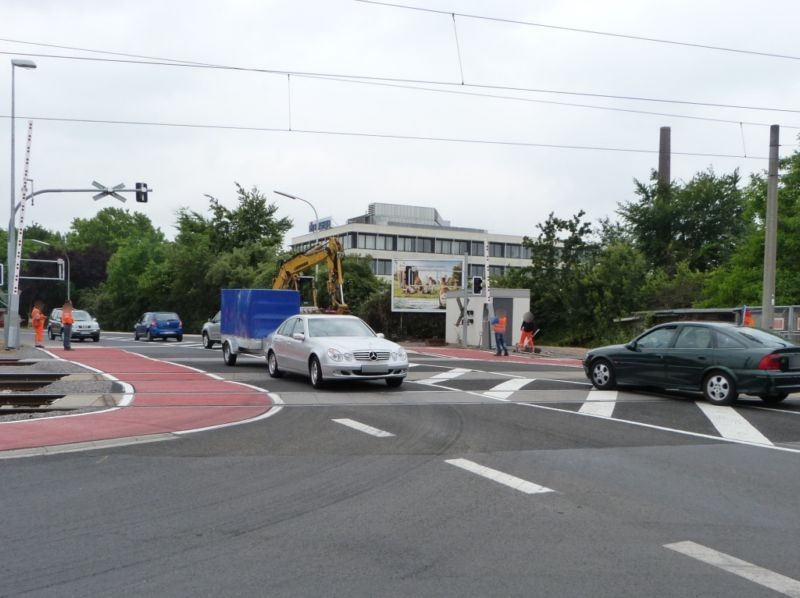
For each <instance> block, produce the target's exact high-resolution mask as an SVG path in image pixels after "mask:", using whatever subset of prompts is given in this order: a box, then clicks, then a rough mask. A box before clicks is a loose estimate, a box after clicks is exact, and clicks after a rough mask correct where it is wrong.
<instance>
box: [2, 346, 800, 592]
mask: <svg viewBox="0 0 800 598" xmlns="http://www.w3.org/2000/svg"><path fill="white" fill-rule="evenodd" d="M115 339H118V340H115ZM192 340H194V339H192V338H191V337H186V339H185V341H184V342H183V343H175V342H167V343H159V342H156V343H134V342H133V341H132V338H130V337H127V336H122V335H119V336H115V335H113V334H108V335H106V336H105V337H104V338H103V340H102V341H101V343H100V344H101V346H118V347H124V348H127V349H130V350H135V351H139V352H142V353H143V354H147V355H149V356H151V357H154V358H157V359H166V360H169V361H173V362H175V363H182V364H185V365H190V366H192V367H196V368H199V369H202V370H204V371H209V372H215V373H217V374H219V375H222V376H223V377H225V378H228V379H234V380H237V381H242V382H247V383H250V384H254V385H257V386H260V387H263V388H267V389H269V390H270V391H271V392H273V393H276V394H277V395H278V396H279V397H280V398H281V399H282V401H283V403H284V405H283V406H282V407H281V408H280V411H279V412H278V413H276V414H275V415H274V416H272V417H269V418H267V419H264V420H261V421H258V422H255V423H250V424H245V425H241V426H235V427H230V428H224V429H220V430H215V431H210V432H201V433H197V434H192V435H188V436H184V437H182V438H181V439H179V440H172V441H165V442H158V443H152V444H140V445H132V446H127V447H121V448H115V449H107V450H95V451H88V452H83V453H68V454H62V455H55V456H48V457H35V458H25V459H9V460H0V476H1V477H0V479H1V480H2V482H1V483H0V504H2V507H3V513H4V517H3V524H2V527H0V530H1V531H0V559H2V563H3V567H2V568H0V596H17V595H31V596H59V597H62V596H134V595H135V596H141V595H153V596H196V595H208V596H220V595H224V596H454V597H455V596H576V597H577V596H581V597H583V596H592V597H606V596H608V597H612V596H613V597H619V596H644V595H647V596H676V597H677V596H680V597H684V596H726V597H761V596H763V597H769V596H781V595H787V596H800V559H798V558H797V554H798V549H799V548H800V508H798V506H800V398H798V397H792V398H790V399H789V400H788V401H786V402H785V404H783V405H782V406H781V407H780V408H777V409H767V408H764V407H762V405H761V403H760V402H758V401H744V402H742V403H741V404H740V405H737V406H736V407H732V408H719V409H711V410H710V409H708V406H707V405H705V404H703V403H700V402H697V401H696V399H697V397H693V396H690V395H665V394H647V393H640V392H629V391H625V392H619V393H613V394H603V393H597V392H596V391H592V389H591V387H590V386H589V385H588V383H587V382H586V380H585V378H584V376H583V372H582V371H581V370H580V369H577V368H570V367H564V366H557V365H550V364H546V363H539V364H535V363H524V364H517V363H499V362H497V361H492V362H482V361H468V360H455V359H445V358H440V357H433V356H425V355H419V354H412V356H411V360H412V363H413V364H414V367H412V368H411V372H410V374H409V380H408V381H407V382H406V383H405V384H404V385H403V386H402V387H401V388H399V389H393V388H388V387H387V386H386V385H385V384H383V383H377V382H376V383H366V384H361V385H347V386H334V387H332V388H330V389H327V390H324V391H315V390H314V389H312V388H311V386H310V385H309V384H308V382H307V380H305V379H303V378H299V377H285V378H282V379H279V380H273V379H270V378H269V377H268V375H267V371H266V365H265V363H264V361H263V360H260V359H254V358H240V360H239V365H237V366H236V367H234V368H229V367H227V366H224V365H223V364H222V359H221V355H220V353H219V351H218V350H216V349H215V350H211V351H209V350H205V349H202V348H201V347H200V345H199V342H191V341H192ZM89 345H90V346H91V345H92V343H90V344H89ZM75 346H76V348H77V349H78V350H80V349H81V345H80V343H78V344H76V345H75ZM0 433H2V432H0Z"/></svg>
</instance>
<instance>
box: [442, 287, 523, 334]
mask: <svg viewBox="0 0 800 598" xmlns="http://www.w3.org/2000/svg"><path fill="white" fill-rule="evenodd" d="M491 296H492V309H493V312H492V313H497V312H498V310H503V311H504V312H505V313H506V317H507V321H506V333H505V339H506V345H507V346H508V347H509V349H510V348H512V347H514V345H515V344H516V342H517V340H518V339H519V329H520V327H521V326H522V318H523V316H524V315H525V312H527V311H530V309H531V292H530V290H529V289H492V291H491ZM465 299H466V300H465ZM446 301H447V307H446V314H447V315H446V318H445V342H446V343H447V344H449V345H466V346H468V347H482V348H485V349H489V348H490V347H494V333H493V332H492V330H491V326H490V324H489V308H488V307H489V306H488V304H487V303H486V295H485V293H482V294H480V295H472V294H466V295H465V294H464V293H462V292H449V293H447V298H446ZM459 302H460V304H459ZM465 304H466V309H467V326H466V331H467V335H466V343H464V342H463V341H464V325H463V324H464V322H463V320H462V318H461V306H462V305H465Z"/></svg>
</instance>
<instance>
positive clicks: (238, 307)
mask: <svg viewBox="0 0 800 598" xmlns="http://www.w3.org/2000/svg"><path fill="white" fill-rule="evenodd" d="M221 306H222V309H221V310H220V311H221V312H222V313H221V316H220V317H221V322H220V337H221V342H222V359H223V360H224V361H225V364H226V365H236V358H237V357H238V356H239V353H249V354H254V355H263V354H264V339H265V338H266V337H267V336H269V335H270V334H272V333H273V332H274V331H275V329H276V328H277V327H278V326H279V325H280V323H281V322H283V321H284V320H285V319H286V318H288V317H289V316H294V315H296V314H299V313H300V293H299V292H298V291H290V290H274V289H222V301H221Z"/></svg>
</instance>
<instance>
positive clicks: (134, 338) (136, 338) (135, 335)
mask: <svg viewBox="0 0 800 598" xmlns="http://www.w3.org/2000/svg"><path fill="white" fill-rule="evenodd" d="M133 340H135V341H138V340H139V333H138V332H136V331H135V330H134V331H133Z"/></svg>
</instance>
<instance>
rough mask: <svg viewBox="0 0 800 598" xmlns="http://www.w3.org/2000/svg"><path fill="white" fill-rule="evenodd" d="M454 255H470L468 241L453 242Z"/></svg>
mask: <svg viewBox="0 0 800 598" xmlns="http://www.w3.org/2000/svg"><path fill="white" fill-rule="evenodd" d="M453 253H454V254H455V255H464V254H465V253H469V243H468V242H467V241H453Z"/></svg>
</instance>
